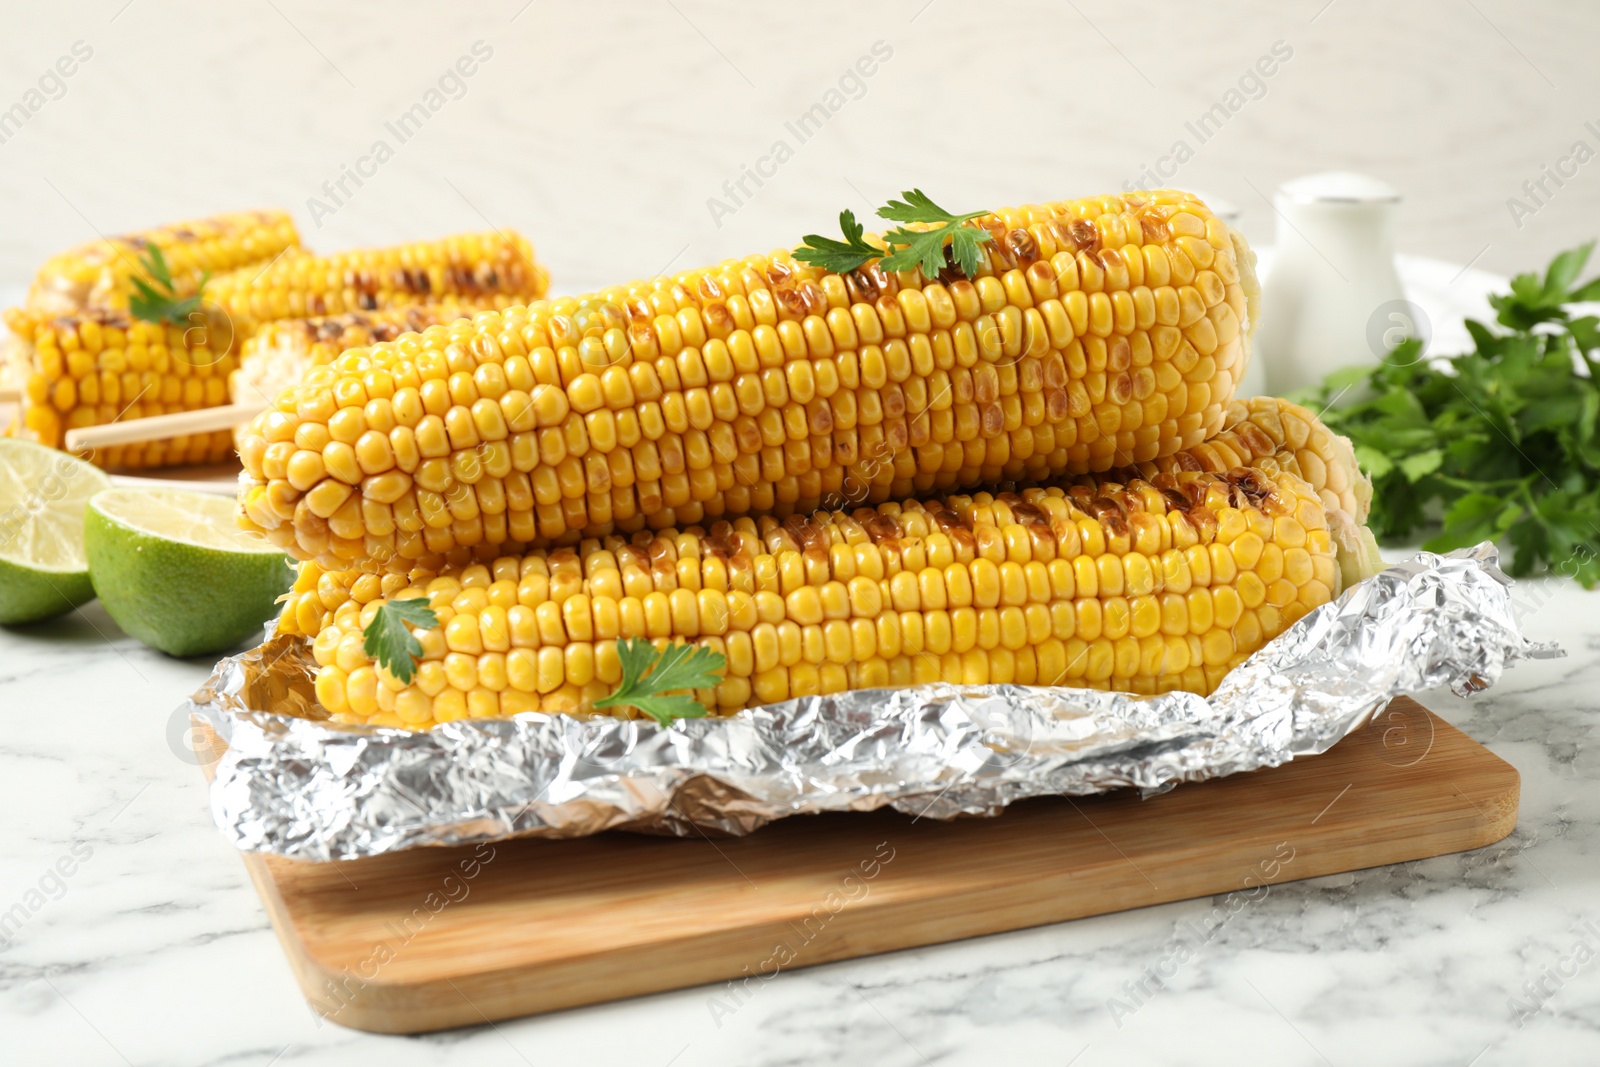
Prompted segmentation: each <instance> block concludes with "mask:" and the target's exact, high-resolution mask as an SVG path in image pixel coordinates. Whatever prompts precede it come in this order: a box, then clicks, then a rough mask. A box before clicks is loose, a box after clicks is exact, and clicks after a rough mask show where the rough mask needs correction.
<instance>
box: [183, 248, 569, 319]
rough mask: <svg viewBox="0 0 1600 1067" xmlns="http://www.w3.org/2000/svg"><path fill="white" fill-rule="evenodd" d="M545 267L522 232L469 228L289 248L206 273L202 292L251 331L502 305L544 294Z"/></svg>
mask: <svg viewBox="0 0 1600 1067" xmlns="http://www.w3.org/2000/svg"><path fill="white" fill-rule="evenodd" d="M549 281H550V276H549V273H548V272H547V271H546V270H545V269H544V268H543V267H542V266H540V265H539V264H538V263H537V262H536V261H535V260H534V258H533V246H532V245H530V244H529V243H528V240H527V238H525V237H522V236H521V235H519V234H509V235H507V234H502V233H499V232H494V233H466V234H457V235H455V236H451V237H445V238H442V239H440V240H437V241H422V242H417V243H415V244H408V245H397V246H395V247H392V248H373V249H363V250H360V251H355V252H340V253H336V254H334V255H331V256H314V255H311V254H309V253H291V254H289V255H285V256H282V257H281V258H279V259H278V260H277V261H276V262H274V263H273V264H271V265H270V266H268V267H267V268H265V269H260V268H255V269H246V270H241V271H233V272H232V273H229V274H223V275H220V276H218V277H216V278H213V279H211V281H210V282H209V283H207V285H206V291H205V295H206V298H207V299H208V300H213V301H215V302H216V303H217V304H218V305H219V306H220V307H221V308H222V309H223V310H224V311H225V312H226V313H227V315H228V317H229V318H230V319H231V320H232V321H233V326H234V330H235V333H236V335H237V336H239V337H250V336H252V335H253V334H254V333H255V331H256V329H257V328H258V327H259V326H260V325H261V324H262V323H266V322H273V321H276V320H278V319H291V318H292V319H300V318H314V317H318V316H323V315H343V314H347V313H350V312H355V311H376V310H379V309H390V308H400V307H410V306H413V305H416V304H430V303H440V302H448V301H456V302H472V303H476V304H480V305H492V306H496V307H505V306H507V305H510V304H524V303H527V302H528V301H530V300H537V299H538V298H539V297H541V296H543V295H544V293H545V289H546V288H547V287H548V285H549Z"/></svg>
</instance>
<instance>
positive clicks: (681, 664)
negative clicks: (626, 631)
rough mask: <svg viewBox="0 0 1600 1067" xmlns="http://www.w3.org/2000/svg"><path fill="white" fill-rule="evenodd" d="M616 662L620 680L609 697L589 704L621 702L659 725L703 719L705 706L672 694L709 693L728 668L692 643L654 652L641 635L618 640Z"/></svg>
mask: <svg viewBox="0 0 1600 1067" xmlns="http://www.w3.org/2000/svg"><path fill="white" fill-rule="evenodd" d="M617 658H618V659H620V660H621V661H622V682H621V684H620V685H618V686H617V688H616V691H615V692H613V693H612V694H611V695H610V696H608V697H602V698H601V699H599V700H596V701H595V702H594V706H595V707H596V708H610V707H616V706H617V705H622V704H625V705H627V706H629V707H634V708H638V709H639V710H640V711H642V712H644V713H645V714H646V715H648V716H650V717H651V718H652V719H654V720H655V721H656V722H658V723H660V724H661V725H662V726H667V725H670V724H671V722H672V720H673V719H699V718H703V717H704V716H705V714H706V709H705V705H703V704H701V703H700V702H699V701H697V700H695V698H694V697H692V696H689V695H688V694H686V693H679V692H674V690H681V689H709V688H711V687H712V686H714V685H716V684H717V683H719V682H721V681H722V679H721V677H719V673H720V672H721V671H723V670H724V669H726V668H727V666H728V660H727V657H726V656H723V655H722V654H721V653H720V652H713V651H711V650H710V649H708V648H700V647H698V646H696V645H688V644H682V643H678V644H670V645H667V646H666V647H665V648H663V649H662V650H661V651H660V653H659V654H658V653H657V652H656V649H655V646H654V645H652V644H651V643H650V642H649V641H648V640H646V639H645V638H643V637H626V638H623V639H622V640H621V641H618V642H617ZM652 667H653V668H654V669H652ZM646 671H648V672H649V673H648V674H647V673H645V672H646Z"/></svg>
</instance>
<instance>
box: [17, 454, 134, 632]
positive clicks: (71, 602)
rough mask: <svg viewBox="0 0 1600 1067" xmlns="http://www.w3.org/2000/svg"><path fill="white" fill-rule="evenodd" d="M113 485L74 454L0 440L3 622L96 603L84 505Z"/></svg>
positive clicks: (33, 618)
mask: <svg viewBox="0 0 1600 1067" xmlns="http://www.w3.org/2000/svg"><path fill="white" fill-rule="evenodd" d="M110 485H111V479H109V478H107V477H106V476H105V475H104V474H102V473H100V471H99V470H98V469H97V468H95V467H93V466H91V465H90V464H88V463H85V462H84V461H83V460H81V459H78V458H77V457H75V456H69V455H67V453H65V452H57V451H56V450H55V449H53V448H45V447H44V446H43V445H36V444H34V443H33V442H31V441H19V440H16V439H14V438H9V437H5V438H0V623H3V624H12V623H23V622H37V621H39V620H40V619H48V618H50V617H51V616H52V615H60V614H61V613H62V612H64V611H71V610H72V609H73V608H75V607H77V606H78V605H79V604H83V603H86V602H87V601H90V600H93V599H94V586H93V585H91V584H90V583H89V562H88V560H87V559H86V558H85V557H84V554H83V505H84V503H85V502H86V501H87V500H88V499H89V498H90V497H91V496H93V495H94V494H96V493H98V492H100V491H101V490H103V489H106V488H108V487H109V486H110Z"/></svg>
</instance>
